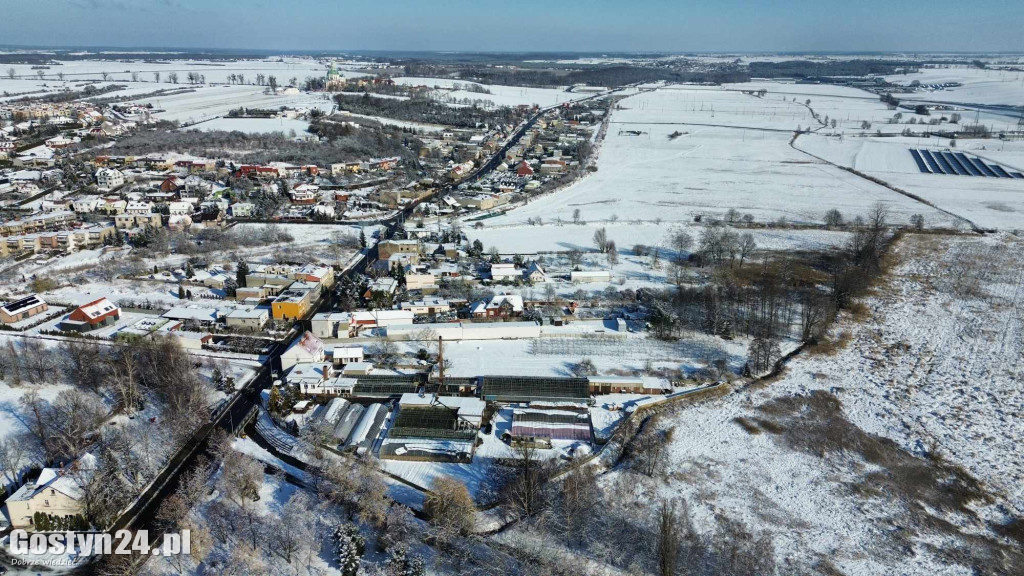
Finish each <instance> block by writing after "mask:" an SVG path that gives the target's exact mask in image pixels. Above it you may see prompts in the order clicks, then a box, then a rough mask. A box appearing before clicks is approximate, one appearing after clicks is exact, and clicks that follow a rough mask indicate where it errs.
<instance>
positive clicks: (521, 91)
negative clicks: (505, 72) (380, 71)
mask: <svg viewBox="0 0 1024 576" xmlns="http://www.w3.org/2000/svg"><path fill="white" fill-rule="evenodd" d="M395 83H396V84H404V85H407V86H429V87H431V88H440V89H439V90H435V91H434V92H432V93H431V94H432V95H433V96H434V97H435V98H437V99H439V100H441V101H442V102H443V101H446V100H463V99H466V98H469V99H470V100H486V101H488V102H491V103H493V104H494V105H495V106H517V105H519V104H526V105H534V104H536V105H537V106H541V107H545V106H553V105H555V104H561V103H563V102H571V101H573V100H579V99H581V98H586V97H588V96H591V94H587V93H582V92H578V93H574V92H566V91H565V88H528V87H525V86H499V85H494V84H477V83H475V82H467V81H465V80H452V79H450V78H417V77H412V76H402V77H398V78H395ZM455 84H461V85H463V86H465V85H467V84H477V85H478V86H483V87H484V88H486V89H487V90H488V91H490V92H491V93H490V94H482V93H479V92H470V91H467V90H451V88H452V87H453V86H454V85H455Z"/></svg>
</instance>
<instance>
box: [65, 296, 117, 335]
mask: <svg viewBox="0 0 1024 576" xmlns="http://www.w3.org/2000/svg"><path fill="white" fill-rule="evenodd" d="M120 318H121V309H120V308H118V307H117V306H115V305H114V304H113V303H111V302H110V300H107V299H106V298H100V299H99V300H93V301H92V302H89V303H88V304H83V305H81V306H79V307H78V308H75V310H74V311H73V312H72V313H71V314H70V315H69V316H68V317H67V318H65V319H64V321H62V322H61V323H60V328H61V330H65V331H75V332H88V331H90V330H95V329H97V328H100V327H102V326H109V325H111V324H113V323H115V322H117V321H118V320H119V319H120Z"/></svg>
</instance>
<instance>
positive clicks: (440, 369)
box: [437, 336, 444, 392]
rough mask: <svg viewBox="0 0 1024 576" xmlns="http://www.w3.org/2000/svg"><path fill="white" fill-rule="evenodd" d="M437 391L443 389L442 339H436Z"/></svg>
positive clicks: (439, 337)
mask: <svg viewBox="0 0 1024 576" xmlns="http://www.w3.org/2000/svg"><path fill="white" fill-rule="evenodd" d="M437 370H438V372H437V391H438V392H440V391H441V390H443V389H444V337H443V336H438V337H437Z"/></svg>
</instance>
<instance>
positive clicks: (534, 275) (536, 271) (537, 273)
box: [523, 262, 548, 283]
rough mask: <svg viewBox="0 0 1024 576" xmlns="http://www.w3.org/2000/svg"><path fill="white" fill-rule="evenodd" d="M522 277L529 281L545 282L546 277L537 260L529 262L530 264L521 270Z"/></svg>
mask: <svg viewBox="0 0 1024 576" xmlns="http://www.w3.org/2000/svg"><path fill="white" fill-rule="evenodd" d="M523 278H524V279H525V280H528V281H530V282H534V283H536V282H545V281H547V279H548V277H547V274H545V273H544V269H543V268H541V266H540V264H538V263H537V262H530V265H529V266H528V267H527V268H526V270H524V271H523Z"/></svg>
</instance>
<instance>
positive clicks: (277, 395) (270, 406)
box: [267, 386, 281, 414]
mask: <svg viewBox="0 0 1024 576" xmlns="http://www.w3.org/2000/svg"><path fill="white" fill-rule="evenodd" d="M267 411H268V412H270V413H271V414H277V413H279V412H280V411H281V391H280V390H278V389H277V386H274V387H272V388H271V389H270V396H269V397H268V398H267Z"/></svg>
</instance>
